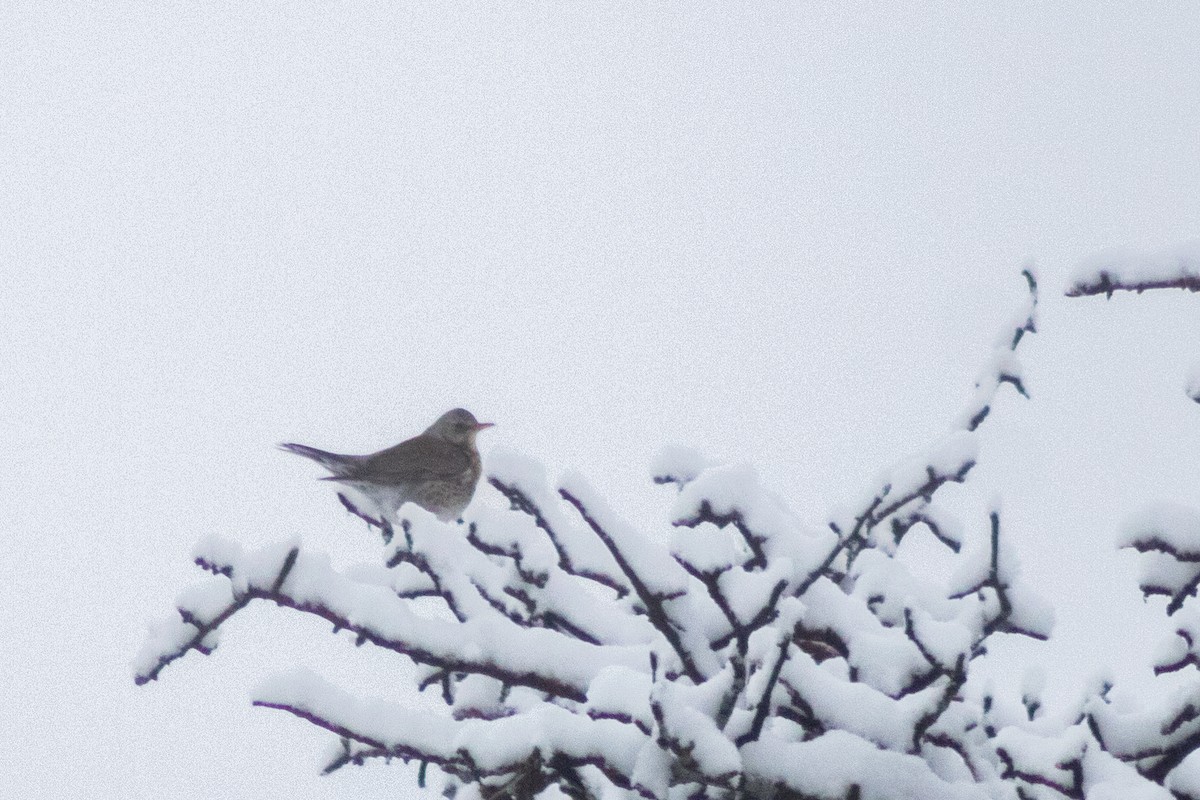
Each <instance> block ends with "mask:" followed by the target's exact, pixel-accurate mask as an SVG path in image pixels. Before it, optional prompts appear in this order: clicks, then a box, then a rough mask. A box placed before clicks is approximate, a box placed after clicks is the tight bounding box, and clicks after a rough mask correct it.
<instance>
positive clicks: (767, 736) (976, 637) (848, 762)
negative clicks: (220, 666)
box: [135, 269, 1200, 800]
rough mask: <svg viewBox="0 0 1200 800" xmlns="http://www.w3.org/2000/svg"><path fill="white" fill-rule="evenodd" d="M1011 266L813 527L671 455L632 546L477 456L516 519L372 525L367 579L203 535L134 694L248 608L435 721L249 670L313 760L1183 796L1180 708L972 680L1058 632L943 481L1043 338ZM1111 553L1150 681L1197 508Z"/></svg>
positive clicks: (534, 476) (659, 778)
mask: <svg viewBox="0 0 1200 800" xmlns="http://www.w3.org/2000/svg"><path fill="white" fill-rule="evenodd" d="M1024 276H1025V279H1026V282H1027V286H1028V295H1027V296H1026V298H1025V300H1024V302H1023V303H1022V306H1021V308H1020V309H1018V312H1017V313H1016V315H1015V316H1014V317H1013V319H1012V321H1011V323H1010V324H1008V325H1006V326H1005V329H1004V331H1003V333H1002V335H1001V336H1000V337H999V338H998V340H997V341H996V343H995V347H994V350H993V352H992V354H991V355H990V356H989V358H988V359H987V360H986V366H985V369H984V370H983V372H982V374H981V375H980V377H979V379H978V381H977V382H976V386H975V392H974V394H973V396H972V397H971V399H970V401H969V402H968V404H967V406H966V408H965V409H964V410H963V412H962V413H961V414H960V415H959V417H958V418H957V419H956V420H954V421H953V424H952V426H951V429H950V431H949V432H948V433H947V434H946V435H945V436H944V437H942V438H940V439H939V440H938V441H936V442H934V443H933V444H932V445H931V446H930V447H928V448H926V449H925V450H924V451H923V452H921V453H918V454H917V455H915V456H913V457H911V458H908V459H904V460H901V461H899V462H898V463H897V464H895V465H894V466H892V467H891V468H890V469H887V470H885V471H884V472H883V473H882V474H881V475H879V476H878V477H877V478H876V479H875V480H874V481H870V482H868V483H867V490H866V491H864V492H863V493H862V494H861V495H859V496H858V500H857V502H854V503H852V504H851V505H850V506H849V507H848V509H846V510H845V511H842V512H839V513H837V514H835V515H834V517H833V519H832V520H831V521H830V522H829V523H828V524H827V525H819V526H812V525H809V524H807V523H805V522H804V521H803V520H802V518H801V516H800V515H799V514H797V513H796V512H795V511H794V510H792V509H791V508H789V507H788V504H787V503H786V502H785V501H784V500H783V499H782V498H780V497H778V496H776V495H775V494H774V493H773V492H771V491H770V490H769V489H767V488H766V487H764V486H763V484H762V482H761V481H760V480H759V478H758V475H757V474H756V472H755V471H754V470H753V469H752V468H751V467H749V466H746V465H738V464H733V465H722V464H716V463H714V462H712V461H710V460H709V459H707V458H705V457H703V456H700V455H698V454H695V453H692V452H690V451H685V450H682V449H678V448H677V449H673V450H671V451H668V452H666V453H665V454H664V455H663V456H662V457H661V458H660V459H659V461H658V462H657V463H656V464H655V465H654V469H653V478H654V480H655V481H656V482H657V483H660V484H663V485H669V486H670V487H672V489H671V490H670V495H671V497H670V499H669V500H668V501H667V502H669V503H670V504H671V506H670V510H669V519H670V520H671V521H672V522H671V525H670V526H669V527H667V529H666V530H648V529H642V528H640V527H637V526H635V525H633V524H631V523H630V522H629V521H627V520H625V519H622V518H621V517H620V516H619V515H618V514H617V513H615V512H614V511H613V510H612V508H611V507H610V506H609V505H608V504H607V503H606V502H605V501H604V500H603V499H602V498H601V497H599V496H598V495H597V494H596V493H595V492H594V491H593V490H592V489H591V488H590V487H589V486H588V485H587V483H586V482H585V481H584V480H583V479H582V478H580V477H578V476H573V475H568V476H565V477H563V478H561V479H559V480H556V481H552V480H550V479H549V478H548V477H547V476H546V475H545V472H544V470H543V469H542V467H541V466H540V465H538V464H536V463H534V462H533V461H531V460H530V459H528V458H527V457H525V456H522V455H519V454H515V453H511V452H504V451H494V452H493V453H491V454H490V456H489V459H488V462H487V465H486V467H487V482H488V484H490V486H491V487H493V488H494V489H495V490H496V491H497V492H498V493H499V495H500V497H502V498H504V499H505V500H507V504H508V506H509V508H507V509H502V508H499V507H491V506H488V505H487V504H486V503H477V504H476V506H475V507H473V508H470V509H468V510H467V513H466V517H467V520H466V522H465V523H464V524H460V525H455V524H447V523H444V522H441V521H439V520H438V519H437V518H435V517H434V516H433V515H431V514H428V513H426V512H424V511H422V510H421V509H420V508H417V507H415V506H411V505H406V506H404V507H402V508H401V509H400V510H399V511H398V512H397V515H396V518H395V519H394V520H392V519H388V520H378V519H370V520H369V521H370V522H371V523H373V524H376V525H379V526H380V527H381V529H382V530H383V531H384V534H385V545H384V547H383V548H382V553H381V557H380V559H379V561H378V562H377V563H374V564H365V565H358V566H354V567H351V568H348V569H335V568H334V567H333V566H332V565H331V564H330V563H329V561H328V559H327V558H326V557H325V556H323V555H320V554H317V553H311V552H306V551H305V550H304V549H302V548H300V547H298V546H297V545H296V544H294V543H288V544H284V545H279V546H274V547H268V548H264V549H262V550H258V551H246V550H243V549H242V548H241V547H240V546H238V545H237V544H235V543H232V542H228V541H225V540H221V539H207V540H205V541H203V542H201V543H200V544H199V545H198V547H197V550H196V555H195V560H196V563H197V564H198V565H199V566H201V567H202V568H203V569H204V570H206V572H208V573H209V574H208V575H207V576H205V578H204V580H203V582H201V583H200V584H198V585H197V586H196V587H193V588H192V589H189V590H187V591H185V592H184V593H183V594H182V595H181V596H180V597H179V599H178V602H177V604H176V606H177V613H176V615H175V617H174V618H172V619H171V620H169V621H167V622H165V623H163V624H161V625H158V626H156V627H154V628H153V629H152V632H151V636H150V637H149V638H148V639H147V642H146V644H145V646H144V647H143V649H142V652H141V653H140V654H139V656H138V658H137V663H136V668H135V669H136V676H135V679H136V680H137V682H138V683H145V682H148V681H151V680H156V679H159V678H160V677H161V676H162V674H163V672H164V670H165V668H166V667H167V666H169V665H171V664H173V663H175V662H177V661H179V660H180V659H181V658H182V657H183V656H185V655H186V654H187V653H190V652H192V651H195V652H197V653H200V654H202V655H203V654H207V653H210V652H211V651H212V650H213V648H214V647H215V646H216V644H217V641H218V637H219V635H220V632H221V629H222V626H223V625H224V623H225V622H226V621H227V620H229V619H230V618H232V617H233V616H235V615H236V614H237V613H238V612H239V611H241V610H242V609H243V608H246V607H247V606H248V605H249V604H250V603H252V602H253V601H255V600H262V601H265V602H266V603H267V604H273V605H274V606H277V607H279V608H285V609H290V610H291V611H294V612H297V613H300V614H305V615H310V616H316V617H320V618H321V619H323V620H325V621H327V622H329V623H331V624H332V626H333V629H334V633H335V634H336V633H337V632H339V631H346V632H348V633H350V634H351V636H352V637H353V640H354V641H355V642H356V643H358V644H370V645H372V646H374V647H376V648H379V649H381V650H383V651H385V652H387V653H391V654H395V655H396V656H398V657H400V660H401V663H402V664H404V665H405V667H406V669H407V672H402V673H401V674H403V675H405V676H406V677H405V678H404V682H405V684H406V690H407V691H410V692H411V691H417V692H425V691H427V690H428V691H429V693H430V695H432V696H431V698H430V699H431V701H432V702H434V703H436V704H438V708H437V710H436V711H429V710H421V711H419V712H418V711H415V710H413V709H412V708H408V707H406V706H405V705H404V703H403V700H404V695H403V694H402V693H398V694H397V696H396V697H388V698H371V699H367V698H362V697H360V696H358V695H357V694H354V693H352V692H348V691H345V690H343V689H340V688H337V687H335V686H334V685H332V684H331V683H329V682H328V681H327V680H326V679H325V678H323V677H319V676H317V675H314V674H311V673H308V672H288V673H285V674H284V675H280V676H274V677H269V678H267V679H266V680H265V681H264V682H263V684H262V685H261V686H260V687H259V689H258V690H257V691H256V693H255V699H254V702H255V704H256V705H258V706H261V707H264V708H270V709H276V710H280V711H285V712H287V713H288V714H291V715H293V716H296V717H298V718H300V719H304V720H306V721H308V722H309V723H311V724H312V725H315V726H317V727H319V728H321V729H323V730H327V731H329V732H331V733H332V734H333V735H334V736H335V737H336V747H335V750H334V752H333V753H332V755H331V757H330V759H329V760H328V761H327V762H326V764H325V771H326V772H334V771H336V770H338V769H340V768H342V767H344V766H346V765H352V764H362V763H366V762H368V761H372V760H380V759H383V760H390V759H399V760H401V761H412V762H418V763H420V764H421V765H422V767H421V770H422V772H421V774H422V781H424V776H425V773H426V771H427V770H428V771H432V772H433V773H434V774H435V775H437V776H440V778H439V780H440V781H441V784H442V786H441V788H442V789H443V791H444V793H445V794H446V795H447V796H448V797H454V796H455V794H456V793H459V792H461V793H462V797H463V798H464V799H465V800H532V798H534V797H535V796H537V795H539V794H541V793H543V792H548V793H549V794H547V795H546V796H547V797H551V796H552V795H553V793H554V792H561V793H564V794H567V795H568V796H570V797H571V798H573V800H602V799H603V800H615V798H619V797H634V796H636V797H640V798H645V799H646V800H760V799H761V800H812V799H813V798H820V799H821V800H835V799H836V800H843V799H848V798H857V800H868V799H871V800H892V798H896V797H920V798H930V799H931V800H943V799H944V798H994V800H1014V798H1034V797H1036V798H1083V797H1085V796H1087V797H1090V796H1092V795H1091V794H1090V793H1091V792H1092V791H1093V790H1095V789H1096V788H1097V787H1101V788H1102V789H1103V791H1109V794H1108V795H1107V796H1110V797H1115V796H1122V795H1120V794H1119V793H1118V794H1112V791H1115V790H1113V789H1112V788H1111V787H1113V786H1118V785H1119V786H1122V787H1124V786H1130V787H1136V788H1137V789H1138V790H1139V791H1141V790H1150V791H1157V790H1160V789H1162V788H1163V787H1164V786H1167V785H1168V784H1169V785H1171V786H1176V785H1178V786H1183V785H1184V782H1185V778H1186V774H1187V773H1186V770H1185V767H1186V764H1187V763H1190V762H1189V761H1188V756H1189V754H1190V753H1192V752H1193V751H1194V750H1195V749H1196V747H1197V745H1198V743H1200V712H1197V711H1196V710H1195V709H1197V708H1200V697H1197V696H1195V692H1194V691H1193V692H1191V693H1190V694H1181V695H1180V696H1178V697H1176V698H1174V699H1173V700H1172V702H1170V703H1167V704H1165V705H1163V706H1162V707H1160V708H1156V709H1154V710H1153V711H1152V712H1144V713H1142V712H1139V713H1138V714H1132V715H1131V714H1130V713H1129V712H1127V711H1123V712H1120V713H1119V712H1118V711H1117V710H1116V709H1114V708H1113V706H1112V705H1110V704H1109V703H1108V702H1107V697H1106V689H1099V690H1096V691H1093V692H1091V693H1090V694H1088V695H1087V696H1086V699H1083V700H1080V701H1079V704H1078V705H1077V706H1076V707H1075V708H1073V709H1072V710H1071V711H1070V713H1053V712H1049V711H1047V709H1046V708H1045V706H1044V705H1043V704H1042V702H1041V699H1040V697H1039V690H1038V687H1037V685H1036V684H1037V682H1036V681H1033V682H1031V684H1030V685H1029V686H1026V687H1025V688H1024V689H1023V690H1022V694H1021V697H1020V698H1010V697H1006V696H1002V695H1001V696H996V695H994V694H993V693H992V692H991V691H990V690H988V689H981V688H980V687H979V686H978V682H977V681H976V682H973V681H972V675H973V674H976V673H974V672H973V670H974V668H975V667H976V665H977V664H978V663H979V661H980V660H981V659H985V658H986V657H987V656H988V649H989V646H990V645H991V643H992V642H994V641H995V639H996V638H997V637H1000V636H1004V635H1014V634H1015V635H1022V636H1027V637H1033V638H1035V639H1044V638H1046V637H1047V636H1048V635H1049V633H1050V628H1051V626H1052V622H1053V614H1052V613H1051V611H1050V609H1049V608H1047V607H1046V606H1045V605H1044V604H1043V603H1042V602H1041V601H1040V600H1039V599H1038V598H1037V597H1036V595H1035V594H1034V593H1032V592H1031V591H1030V590H1029V588H1028V587H1027V586H1025V585H1024V584H1023V583H1022V580H1021V575H1020V570H1019V569H1018V563H1017V559H1016V556H1015V553H1014V552H1013V548H1012V546H1011V542H1010V541H1009V538H1010V537H1009V536H1008V535H1007V534H1003V535H1002V530H1001V516H1000V513H999V511H997V510H995V509H983V510H981V511H980V512H979V513H978V514H975V515H971V514H963V516H962V518H961V519H960V518H958V517H956V516H954V515H952V514H950V513H949V511H948V504H947V503H945V502H944V492H943V490H944V489H945V487H947V486H950V485H951V484H960V483H964V482H967V481H969V480H972V479H973V478H972V476H973V469H974V466H975V464H976V461H977V459H978V458H979V446H978V436H979V434H978V433H977V430H976V429H977V428H978V427H979V426H980V424H982V422H983V421H984V420H986V419H992V416H991V415H990V410H991V408H992V406H993V403H994V400H995V395H996V392H998V391H1000V387H1001V386H1002V385H1004V384H1008V385H1010V386H1012V387H1013V388H1014V389H1015V390H1016V391H1018V392H1019V393H1021V394H1023V395H1025V394H1026V386H1025V385H1024V381H1023V378H1022V372H1021V367H1020V363H1019V360H1018V358H1017V351H1018V349H1019V345H1020V344H1021V342H1022V341H1023V340H1024V336H1025V334H1027V333H1031V332H1033V331H1034V330H1035V329H1036V309H1037V281H1036V279H1035V277H1034V274H1033V271H1032V269H1027V270H1026V271H1025V272H1024ZM1198 394H1200V392H1198ZM493 498H495V495H493ZM346 502H347V504H348V505H349V506H351V507H352V505H353V504H352V503H350V501H349V500H347V501H346ZM664 527H666V526H664ZM919 528H923V529H925V530H928V532H929V533H930V534H931V535H932V536H934V537H935V538H936V540H937V541H939V542H941V543H942V544H943V545H945V547H946V557H947V558H948V559H949V560H950V561H951V563H952V564H953V565H954V566H955V569H954V577H953V578H952V580H951V582H950V585H949V586H943V585H940V584H939V583H935V582H933V581H931V580H930V579H929V577H928V576H926V575H923V574H921V573H920V571H919V569H917V568H916V567H914V566H912V565H911V563H910V562H909V561H908V560H907V559H905V558H903V557H902V556H903V555H904V552H905V549H906V547H907V545H905V537H906V536H907V535H908V534H909V533H910V532H912V531H914V530H916V529H919ZM389 533H391V534H394V535H391V536H389V535H388V534H389ZM1122 546H1127V547H1131V548H1134V549H1136V550H1138V551H1140V552H1141V553H1143V558H1145V559H1149V560H1151V563H1152V566H1151V567H1149V568H1147V570H1146V571H1145V573H1144V580H1143V581H1142V588H1143V591H1144V592H1146V593H1147V594H1148V595H1153V594H1166V595H1168V596H1169V597H1170V601H1169V604H1168V612H1169V613H1171V614H1173V615H1175V616H1174V619H1176V620H1177V621H1178V626H1177V630H1178V635H1177V637H1176V639H1175V640H1174V641H1173V642H1172V643H1171V645H1170V646H1169V647H1168V648H1165V649H1164V651H1163V653H1162V658H1161V659H1160V662H1159V663H1160V668H1161V669H1162V670H1164V671H1165V670H1176V671H1178V670H1182V669H1185V668H1186V667H1188V666H1196V665H1200V652H1197V651H1196V650H1194V648H1193V644H1194V643H1195V642H1197V641H1200V616H1198V615H1196V614H1195V613H1194V610H1193V609H1192V608H1191V607H1190V606H1189V600H1190V599H1191V598H1192V597H1193V596H1195V594H1196V593H1197V586H1200V578H1198V577H1197V576H1198V574H1200V517H1195V518H1193V516H1192V515H1190V514H1189V513H1186V512H1183V511H1179V510H1178V509H1176V510H1174V511H1171V512H1170V513H1167V512H1166V511H1163V510H1159V511H1157V512H1154V513H1148V514H1146V515H1143V516H1142V517H1140V518H1139V519H1138V520H1136V521H1135V522H1133V523H1131V524H1130V525H1129V526H1128V528H1127V532H1126V535H1125V537H1124V538H1123V540H1122ZM431 609H432V611H431ZM1197 785H1198V786H1200V781H1198V782H1197ZM1147 787H1149V788H1148V789H1147ZM552 790H553V791H552ZM1180 792H1182V790H1180ZM1180 792H1177V794H1180V796H1190V795H1186V793H1180ZM1097 796H1101V795H1097ZM1128 796H1134V795H1128ZM1144 796H1146V797H1151V796H1155V795H1152V794H1145V795H1144Z"/></svg>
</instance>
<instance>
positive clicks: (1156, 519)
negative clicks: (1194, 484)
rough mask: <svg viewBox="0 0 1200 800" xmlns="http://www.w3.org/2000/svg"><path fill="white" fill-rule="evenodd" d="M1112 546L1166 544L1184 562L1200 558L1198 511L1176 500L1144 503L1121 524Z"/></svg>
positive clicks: (1199, 521) (1149, 547) (1143, 547)
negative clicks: (1145, 504) (1150, 503)
mask: <svg viewBox="0 0 1200 800" xmlns="http://www.w3.org/2000/svg"><path fill="white" fill-rule="evenodd" d="M1116 546H1117V547H1136V548H1137V549H1139V550H1142V549H1161V548H1162V547H1166V548H1169V549H1170V550H1171V551H1173V552H1174V553H1177V554H1179V555H1180V556H1183V557H1184V558H1186V559H1187V560H1188V561H1200V511H1198V510H1196V509H1195V508H1192V507H1190V506H1184V505H1181V504H1178V503H1158V504H1155V505H1150V506H1145V507H1143V508H1142V509H1141V510H1140V511H1138V512H1137V513H1136V514H1132V515H1130V516H1129V517H1128V518H1127V519H1126V520H1125V521H1124V522H1123V523H1122V525H1121V531H1120V534H1119V535H1118V536H1117V539H1116Z"/></svg>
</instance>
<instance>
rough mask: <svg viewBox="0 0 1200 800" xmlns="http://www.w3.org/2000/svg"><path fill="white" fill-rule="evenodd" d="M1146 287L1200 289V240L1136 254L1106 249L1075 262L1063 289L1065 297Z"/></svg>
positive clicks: (1195, 290)
mask: <svg viewBox="0 0 1200 800" xmlns="http://www.w3.org/2000/svg"><path fill="white" fill-rule="evenodd" d="M1148 289H1184V290H1186V291H1189V292H1200V239H1196V240H1193V241H1190V242H1186V243H1184V244H1182V245H1178V246H1176V247H1172V248H1169V249H1166V250H1161V251H1159V252H1156V253H1137V252H1134V251H1131V250H1109V251H1106V252H1103V253H1100V254H1098V255H1095V256H1093V257H1091V258H1089V259H1087V260H1085V261H1084V262H1083V263H1081V264H1080V265H1079V267H1078V268H1077V269H1076V271H1075V275H1074V276H1073V278H1072V280H1071V287H1070V288H1069V289H1067V297H1083V296H1087V295H1096V294H1102V295H1104V296H1105V297H1112V295H1113V292H1120V291H1125V292H1137V293H1138V294H1141V293H1142V292H1144V291H1147V290H1148Z"/></svg>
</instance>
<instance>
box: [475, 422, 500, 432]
mask: <svg viewBox="0 0 1200 800" xmlns="http://www.w3.org/2000/svg"><path fill="white" fill-rule="evenodd" d="M495 424H496V423H494V422H476V423H475V430H477V431H481V430H483V429H484V428H490V427H492V426H493V425H495Z"/></svg>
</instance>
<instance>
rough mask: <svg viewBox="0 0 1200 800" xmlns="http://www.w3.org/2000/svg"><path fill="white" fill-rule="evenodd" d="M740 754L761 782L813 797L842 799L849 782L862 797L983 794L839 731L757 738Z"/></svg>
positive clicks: (936, 799)
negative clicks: (792, 738)
mask: <svg viewBox="0 0 1200 800" xmlns="http://www.w3.org/2000/svg"><path fill="white" fill-rule="evenodd" d="M742 757H743V759H744V760H745V762H746V766H747V768H748V769H751V770H753V771H754V772H755V773H757V774H758V775H761V776H762V778H763V780H766V781H778V782H782V783H784V784H786V785H791V786H795V787H797V788H798V789H801V788H802V790H803V791H807V792H812V793H816V794H818V795H819V796H826V797H845V796H846V794H847V793H848V792H849V789H850V786H851V784H857V785H858V786H859V787H860V789H861V797H862V798H863V800H893V799H894V798H896V797H912V798H918V797H919V798H927V800H952V799H953V800H958V799H959V798H962V799H963V800H966V798H984V797H986V796H987V795H986V794H985V792H984V790H983V789H982V788H980V787H976V786H970V785H966V784H951V783H946V782H944V781H942V780H940V779H939V778H938V777H937V776H936V775H934V773H933V772H932V770H930V769H929V767H928V765H926V764H925V762H924V761H922V760H921V759H919V758H917V757H915V756H909V755H903V754H900V753H893V752H889V751H887V750H880V749H878V748H877V747H875V746H874V745H873V744H870V743H869V742H866V741H864V740H863V739H860V738H858V737H856V736H854V735H852V734H849V733H846V732H844V731H831V732H830V733H827V734H825V735H824V736H821V737H820V738H818V739H814V740H813V741H810V742H799V743H796V742H782V741H778V740H774V739H762V740H760V741H757V742H754V743H753V744H749V745H747V746H746V747H744V748H742Z"/></svg>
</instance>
